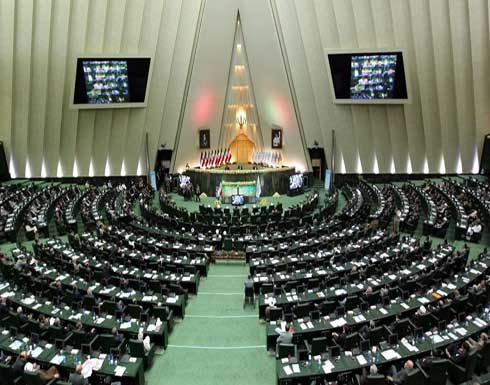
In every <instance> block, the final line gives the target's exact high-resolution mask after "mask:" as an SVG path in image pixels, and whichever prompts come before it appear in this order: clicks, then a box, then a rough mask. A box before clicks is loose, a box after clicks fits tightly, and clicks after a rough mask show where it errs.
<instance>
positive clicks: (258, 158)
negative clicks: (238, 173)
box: [252, 151, 282, 166]
mask: <svg viewBox="0 0 490 385" xmlns="http://www.w3.org/2000/svg"><path fill="white" fill-rule="evenodd" d="M281 160H282V156H281V153H280V152H277V151H255V152H254V153H253V155H252V163H256V164H266V165H268V166H279V165H280V164H281Z"/></svg>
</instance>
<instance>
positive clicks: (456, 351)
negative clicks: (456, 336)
mask: <svg viewBox="0 0 490 385" xmlns="http://www.w3.org/2000/svg"><path fill="white" fill-rule="evenodd" d="M469 351H470V344H469V343H468V342H467V341H464V342H463V343H462V344H461V345H460V346H459V347H458V346H457V345H456V344H452V345H449V347H447V348H446V350H445V352H446V356H447V357H448V358H449V359H450V360H451V361H452V362H454V363H455V364H456V365H461V366H464V363H465V361H466V357H467V356H468V353H469Z"/></svg>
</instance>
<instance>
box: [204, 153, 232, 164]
mask: <svg viewBox="0 0 490 385" xmlns="http://www.w3.org/2000/svg"><path fill="white" fill-rule="evenodd" d="M230 161H231V152H230V150H228V149H220V150H212V151H204V152H201V159H200V161H199V165H200V166H201V167H220V166H222V165H224V164H229V163H230Z"/></svg>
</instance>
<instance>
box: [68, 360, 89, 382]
mask: <svg viewBox="0 0 490 385" xmlns="http://www.w3.org/2000/svg"><path fill="white" fill-rule="evenodd" d="M68 381H70V382H71V383H72V385H88V381H87V379H86V378H83V376H82V365H81V364H77V366H76V367H75V373H70V377H69V378H68Z"/></svg>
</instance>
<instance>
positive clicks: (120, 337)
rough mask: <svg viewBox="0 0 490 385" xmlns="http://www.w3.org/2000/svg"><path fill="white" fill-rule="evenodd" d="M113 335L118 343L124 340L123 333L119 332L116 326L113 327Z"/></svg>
mask: <svg viewBox="0 0 490 385" xmlns="http://www.w3.org/2000/svg"><path fill="white" fill-rule="evenodd" d="M112 335H113V336H114V340H115V341H116V342H117V343H120V342H121V341H122V340H124V336H123V335H122V334H119V332H118V331H117V329H116V327H113V328H112Z"/></svg>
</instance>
